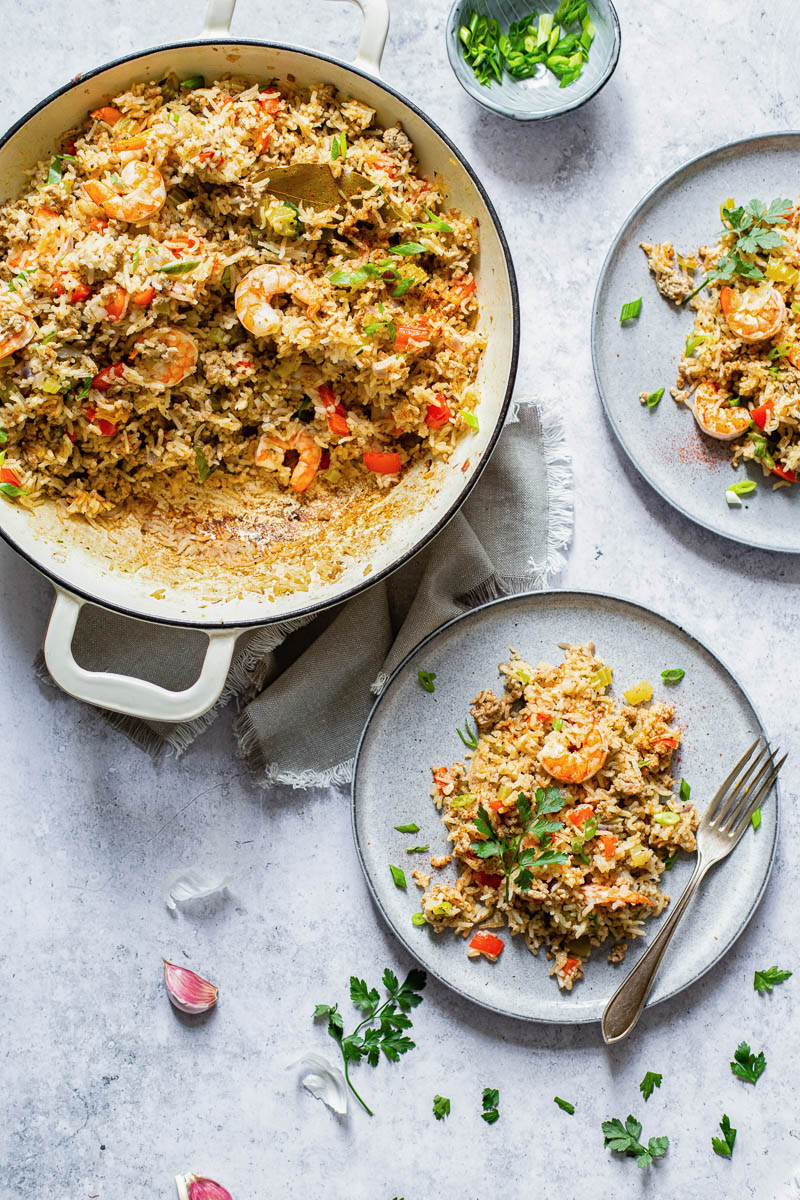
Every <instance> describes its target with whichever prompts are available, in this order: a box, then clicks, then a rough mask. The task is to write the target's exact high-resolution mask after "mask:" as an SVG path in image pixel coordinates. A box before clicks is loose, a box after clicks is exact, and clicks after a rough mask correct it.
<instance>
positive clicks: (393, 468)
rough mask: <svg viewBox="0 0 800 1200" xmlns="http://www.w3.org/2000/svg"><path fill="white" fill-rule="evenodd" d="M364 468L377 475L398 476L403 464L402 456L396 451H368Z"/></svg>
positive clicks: (365, 455)
mask: <svg viewBox="0 0 800 1200" xmlns="http://www.w3.org/2000/svg"><path fill="white" fill-rule="evenodd" d="M364 466H365V467H366V468H367V470H368V471H374V472H375V474H376V475H396V474H397V473H398V471H400V470H401V468H402V466H403V464H402V461H401V459H400V455H399V454H397V453H396V452H395V451H394V450H366V451H365V452H364Z"/></svg>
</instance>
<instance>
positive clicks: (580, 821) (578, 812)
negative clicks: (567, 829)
mask: <svg viewBox="0 0 800 1200" xmlns="http://www.w3.org/2000/svg"><path fill="white" fill-rule="evenodd" d="M592 816H594V809H593V808H592V806H591V804H581V805H579V806H578V808H573V809H572V810H571V811H570V812H568V813H567V821H568V822H569V823H570V825H574V826H575V828H576V829H583V827H584V825H585V824H586V822H587V821H588V820H589V818H590V817H592Z"/></svg>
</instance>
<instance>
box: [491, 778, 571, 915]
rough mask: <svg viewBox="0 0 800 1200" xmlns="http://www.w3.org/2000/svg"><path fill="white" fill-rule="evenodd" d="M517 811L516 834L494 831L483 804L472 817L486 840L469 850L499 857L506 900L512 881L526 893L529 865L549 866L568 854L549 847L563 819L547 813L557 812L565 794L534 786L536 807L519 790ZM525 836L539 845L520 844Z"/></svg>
mask: <svg viewBox="0 0 800 1200" xmlns="http://www.w3.org/2000/svg"><path fill="white" fill-rule="evenodd" d="M516 805H517V812H518V814H519V819H520V822H521V823H522V832H521V833H518V834H513V835H511V834H503V833H500V832H499V831H497V830H495V829H494V827H493V825H492V819H491V817H490V816H489V814H488V812H487V811H486V809H485V808H484V807H483V805H481V806H480V808H479V809H478V815H477V816H476V817H475V822H474V824H475V828H476V829H477V830H478V833H480V834H482V835H483V837H484V838H485V839H486V840H485V841H483V842H473V843H472V845H471V849H472V853H473V854H476V855H477V856H478V858H495V857H497V858H499V860H500V868H501V870H502V873H503V875H504V876H505V880H506V902H508V899H509V891H510V888H511V883H512V881H513V883H514V885H515V886H516V887H517V888H518V889H519V891H521V892H527V890H528V888H529V887H530V886H531V884H532V883H533V871H532V870H531V868H532V867H545V866H552V865H554V864H555V863H565V862H569V855H568V854H561V853H560V852H557V851H555V850H550V849H549V848H548V847H549V846H550V843H551V842H552V840H553V834H554V833H557V832H558V830H559V829H563V828H564V823H563V821H550V820H548V814H549V813H554V812H560V811H561V809H562V808H563V807H564V797H563V796H562V795H561V792H560V791H559V789H558V788H547V789H545V788H537V789H536V795H535V807H534V808H533V810H532V809H531V802H530V800H529V799H528V797H527V796H525V795H524V794H523V793H522V792H520V793H519V795H518V796H517V800H516ZM528 837H535V838H537V839H538V843H539V844H538V846H528V847H526V848H525V849H523V847H522V843H523V841H524V840H525V839H526V838H528Z"/></svg>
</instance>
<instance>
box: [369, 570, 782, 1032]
mask: <svg viewBox="0 0 800 1200" xmlns="http://www.w3.org/2000/svg"><path fill="white" fill-rule="evenodd" d="M760 728H761V726H760V722H759V720H758V717H757V715H756V714H755V712H754V711H753V709H752V707H751V705H750V703H749V701H748V699H747V697H746V696H745V694H744V693H743V691H742V690H741V688H740V687H739V685H738V684H737V682H736V681H735V679H734V678H733V676H732V675H731V674H730V673H729V672H728V671H727V669H726V668H725V667H724V666H723V665H722V664H721V663H720V662H719V661H718V660H717V659H716V658H715V657H714V655H713V654H712V653H711V652H710V651H709V650H707V649H706V648H705V647H704V646H702V645H701V644H700V643H699V642H698V641H696V640H695V639H694V638H692V637H691V636H690V635H689V634H687V633H685V632H684V631H683V630H682V629H680V628H679V627H678V626H676V625H673V624H672V623H671V622H669V621H668V620H666V619H665V618H663V617H660V616H658V615H657V614H655V613H652V612H650V611H649V610H647V609H644V608H641V607H639V606H637V605H634V604H630V603H628V602H626V601H623V600H618V599H615V598H613V597H608V596H602V595H595V594H591V593H578V592H576V593H564V592H545V593H536V594H530V595H523V596H518V597H512V598H508V599H504V600H500V601H496V602H494V603H492V604H489V605H486V606H484V607H483V608H480V609H478V610H475V611H473V612H471V613H468V614H465V615H464V616H463V617H459V618H456V620H454V621H452V622H450V623H449V624H448V625H445V626H443V627H442V628H441V629H440V630H438V631H437V632H435V633H433V634H432V635H431V636H430V637H429V638H428V639H426V641H424V642H423V643H421V645H420V646H419V647H417V649H416V650H414V651H413V652H412V654H411V655H410V656H409V657H408V658H407V659H406V661H405V662H404V663H403V664H401V666H400V667H399V668H398V669H397V671H396V672H395V673H394V675H393V676H392V678H391V679H390V681H389V683H388V685H387V688H386V690H385V691H384V692H383V694H382V695H381V697H380V699H379V700H378V702H377V703H376V705H375V708H374V709H373V712H372V715H371V717H370V720H369V722H368V724H367V727H366V730H365V732H364V735H363V737H362V740H361V744H360V746H359V750H358V755H357V758H356V769H355V776H354V783H353V821H354V831H355V838H356V845H357V848H358V852H359V855H360V858H361V862H362V866H363V868H364V871H365V874H366V877H367V882H368V884H369V887H370V890H371V892H372V895H373V897H374V899H375V900H376V902H377V904H378V907H379V908H380V910H381V912H382V913H383V915H384V917H385V918H386V919H387V920H388V922H389V924H390V925H391V927H392V929H393V930H394V932H395V933H396V934H397V936H398V937H400V939H401V940H402V941H403V942H404V944H405V945H406V947H407V948H408V950H409V951H410V952H411V953H412V954H413V955H415V957H417V958H418V959H419V961H420V962H421V963H422V964H423V966H424V967H425V968H426V969H427V970H429V971H431V972H433V973H434V974H435V975H437V976H438V977H439V978H440V979H442V980H443V981H444V982H445V983H447V984H448V985H449V986H451V987H453V988H455V989H456V990H457V991H459V992H461V993H462V994H463V995H465V996H467V997H469V998H470V999H472V1000H475V1001H477V1002H479V1003H481V1004H484V1005H486V1006H487V1007H489V1008H493V1009H496V1010H497V1011H500V1012H503V1013H507V1014H509V1015H513V1016H518V1017H525V1018H528V1019H531V1020H539V1021H564V1022H570V1023H572V1022H583V1021H591V1020H595V1019H599V1017H600V1015H601V1013H602V1011H603V1008H604V1006H605V1004H606V1002H607V1001H608V999H609V998H610V996H611V995H612V993H613V992H614V991H615V989H616V987H617V986H618V984H619V983H620V982H621V979H622V976H623V974H624V973H626V972H627V970H628V968H629V967H630V966H631V965H632V964H633V962H634V961H635V960H636V958H637V957H638V956H639V955H640V954H641V952H642V951H643V950H644V949H645V947H646V946H647V944H648V938H650V937H652V936H653V932H654V931H656V930H657V929H658V926H659V918H660V917H661V915H662V914H663V913H664V911H665V910H667V909H668V906H669V904H670V901H671V900H674V899H675V898H676V897H677V896H678V895H679V894H680V892H681V891H682V890H683V886H684V884H685V882H686V880H687V879H688V876H689V874H690V873H691V870H692V868H693V865H694V858H695V851H696V845H695V830H696V828H697V825H698V822H699V818H700V814H701V813H702V810H703V807H704V805H705V804H706V803H707V801H708V800H709V799H710V798H711V796H712V795H713V793H714V791H715V789H716V787H717V786H718V784H719V782H720V781H721V779H722V778H723V777H724V775H725V774H726V773H727V770H729V768H730V761H731V760H732V757H733V758H735V750H736V748H738V747H741V749H742V750H743V749H745V748H746V747H747V746H748V745H749V744H750V743H751V742H752V741H753V738H754V737H755V736H757V734H758V732H759V731H760ZM776 830H777V807H776V804H775V802H774V801H772V800H770V802H769V805H768V806H765V807H764V810H763V813H762V823H761V826H760V828H759V829H758V830H757V831H754V832H753V834H752V837H750V836H748V840H747V842H746V844H744V845H743V846H742V847H741V850H740V851H738V852H737V864H736V871H737V887H736V889H735V892H733V893H732V892H731V886H730V884H731V879H730V873H728V874H727V876H726V874H725V872H724V871H720V872H719V873H718V875H715V876H713V877H712V878H711V879H710V881H709V885H708V890H707V891H706V892H704V893H703V894H702V895H701V896H700V897H699V898H698V899H697V901H696V902H695V908H694V910H693V913H692V918H691V919H690V920H689V921H688V922H687V923H686V925H685V927H683V928H682V929H681V930H680V931H679V933H678V935H676V937H677V938H679V939H680V941H677V942H676V944H675V947H674V950H673V952H671V954H670V956H669V958H668V959H667V960H666V961H665V963H664V965H663V968H662V972H661V974H660V975H659V978H658V981H657V984H656V989H655V991H654V993H653V996H652V998H651V1001H650V1003H657V1002H658V1001H659V1000H663V999H665V998H666V997H668V996H670V995H673V994H675V992H677V991H680V990H681V989H683V988H685V987H687V986H688V985H689V984H690V983H691V982H693V981H694V980H695V979H696V978H698V977H699V976H700V975H702V974H703V973H704V972H705V971H707V970H708V969H709V968H710V967H711V966H712V965H713V964H714V963H715V962H717V961H718V960H719V959H720V958H721V957H722V955H723V954H724V953H725V951H726V950H727V949H728V948H729V946H730V945H732V943H733V941H734V940H735V938H736V937H737V936H738V934H739V933H740V932H741V930H742V929H743V928H744V925H745V924H746V922H747V920H748V919H749V916H750V915H751V914H752V912H753V910H754V908H755V906H756V904H757V902H758V898H759V897H760V895H761V892H762V891H763V888H764V886H765V884H766V880H767V878H768V875H769V870H770V865H771V861H772V854H773V846H774V841H775V836H776ZM620 964H623V965H620Z"/></svg>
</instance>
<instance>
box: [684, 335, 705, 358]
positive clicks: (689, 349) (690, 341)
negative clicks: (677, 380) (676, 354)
mask: <svg viewBox="0 0 800 1200" xmlns="http://www.w3.org/2000/svg"><path fill="white" fill-rule="evenodd" d="M707 340H708V334H706V333H698V334H695V336H694V337H688V338H687V339H686V347H685V349H684V352H683V353H684V357H685V358H689V357H690V356H691V355H692V354H694V352H695V350H696V349H697V347H698V346H702V344H703V342H705V341H707Z"/></svg>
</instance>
